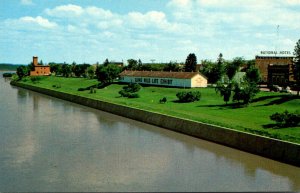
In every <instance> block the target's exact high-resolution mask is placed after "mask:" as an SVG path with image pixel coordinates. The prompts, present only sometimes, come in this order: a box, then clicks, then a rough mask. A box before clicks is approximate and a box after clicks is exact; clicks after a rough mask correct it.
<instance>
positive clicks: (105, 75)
mask: <svg viewBox="0 0 300 193" xmlns="http://www.w3.org/2000/svg"><path fill="white" fill-rule="evenodd" d="M120 72H121V68H120V67H119V66H117V65H114V64H109V65H107V66H104V65H99V66H97V69H96V76H97V79H98V80H99V81H100V82H102V83H103V84H107V83H112V82H113V81H114V80H115V79H116V78H117V77H118V76H119V74H120Z"/></svg>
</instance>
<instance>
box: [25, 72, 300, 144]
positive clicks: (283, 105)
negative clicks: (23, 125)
mask: <svg viewBox="0 0 300 193" xmlns="http://www.w3.org/2000/svg"><path fill="white" fill-rule="evenodd" d="M24 83H26V84H31V85H35V86H39V87H43V88H48V89H53V90H58V91H61V92H67V93H71V94H76V95H80V96H84V97H88V98H94V99H99V100H102V101H107V102H112V103H116V104H122V105H126V106H131V107H136V108H140V109H145V110H149V111H153V112H159V113H163V114H168V115H172V116H176V117H181V118H186V119H191V120H195V121H201V122H206V123H211V124H215V125H219V126H224V127H228V128H232V129H235V130H240V131H246V132H250V133H256V134H259V135H264V136H268V137H272V138H277V139H282V140H286V141H291V142H295V143H300V127H293V128H281V129H273V128H270V126H272V124H274V122H272V121H271V120H270V119H269V116H270V115H271V114H273V113H275V112H283V111H284V110H288V111H290V112H294V111H296V110H297V109H299V108H300V98H296V97H295V96H291V95H289V94H284V93H270V92H260V93H259V94H258V95H257V96H256V97H255V99H254V102H253V103H251V104H250V105H249V106H248V107H243V108H234V106H232V105H230V104H229V105H225V103H224V102H223V100H222V98H221V97H220V96H219V95H217V94H216V92H215V90H214V89H213V88H196V89H185V90H199V91H200V92H201V94H202V96H201V100H200V101H198V102H194V103H177V102H176V100H177V97H176V93H177V92H179V91H183V89H180V88H160V87H152V86H149V87H143V88H142V90H141V91H139V95H140V98H136V99H128V98H122V97H120V95H119V94H118V91H120V90H121V89H122V87H123V86H122V85H118V84H113V85H110V86H109V87H106V88H104V89H97V92H96V93H94V94H90V91H88V90H87V91H77V89H78V88H84V87H88V86H91V85H95V84H97V83H98V82H97V81H96V80H88V79H83V78H62V77H53V76H51V77H43V78H42V80H40V81H38V82H36V83H32V82H31V81H30V80H28V81H26V82H24ZM53 85H60V86H61V88H54V87H53ZM163 97H167V100H168V101H167V103H165V104H160V103H159V99H161V98H163Z"/></svg>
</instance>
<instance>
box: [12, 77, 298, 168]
mask: <svg viewBox="0 0 300 193" xmlns="http://www.w3.org/2000/svg"><path fill="white" fill-rule="evenodd" d="M89 84H90V83H89ZM12 85H15V86H19V87H23V88H26V89H30V90H33V91H36V92H40V93H43V94H47V95H50V96H53V97H56V98H60V99H64V100H68V101H71V102H75V103H78V104H81V105H85V106H89V107H92V108H96V109H99V110H103V111H107V112H110V113H113V114H117V115H121V116H124V117H127V118H131V119H135V120H138V121H142V122H145V123H149V124H153V125H157V126H160V127H163V128H166V129H170V130H173V131H176V132H180V133H184V134H187V135H191V136H195V137H198V138H202V139H206V140H209V141H213V142H216V143H220V144H223V145H226V146H230V147H233V148H237V149H240V150H243V151H247V152H250V153H254V154H258V155H261V156H264V157H268V158H271V159H274V160H278V161H281V162H285V163H289V164H293V165H297V166H299V165H300V145H299V144H295V143H290V142H286V141H281V140H276V139H271V138H267V137H262V136H258V135H255V134H250V133H245V132H241V131H236V130H232V129H228V128H224V127H220V126H215V125H211V124H206V123H201V122H197V121H193V120H188V119H184V118H178V117H174V116H171V115H166V114H161V113H158V112H151V111H149V110H142V109H139V108H136V107H129V106H126V105H122V104H114V103H112V102H105V101H101V100H99V99H93V98H90V97H86V96H79V95H78V94H74V92H73V93H72V92H68V93H67V92H66V91H64V92H63V91H61V90H55V89H49V88H42V87H41V86H40V85H38V86H37V85H30V84H25V83H20V82H12ZM98 92H99V91H98Z"/></svg>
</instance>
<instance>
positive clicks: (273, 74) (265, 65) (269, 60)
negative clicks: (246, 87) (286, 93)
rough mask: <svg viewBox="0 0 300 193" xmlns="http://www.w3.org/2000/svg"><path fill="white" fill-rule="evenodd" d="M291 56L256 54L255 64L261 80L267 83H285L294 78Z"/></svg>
mask: <svg viewBox="0 0 300 193" xmlns="http://www.w3.org/2000/svg"><path fill="white" fill-rule="evenodd" d="M293 58H294V57H292V56H286V57H284V56H256V57H255V66H256V67H257V68H258V69H259V71H260V73H261V76H262V81H263V82H264V83H268V84H286V83H289V82H290V81H293V80H294V77H293V75H292V74H293V73H292V65H293Z"/></svg>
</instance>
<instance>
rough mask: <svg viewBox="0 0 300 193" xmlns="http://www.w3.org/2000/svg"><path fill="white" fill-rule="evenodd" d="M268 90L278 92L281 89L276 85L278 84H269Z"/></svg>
mask: <svg viewBox="0 0 300 193" xmlns="http://www.w3.org/2000/svg"><path fill="white" fill-rule="evenodd" d="M269 88H270V91H274V92H279V91H281V90H282V87H280V86H278V85H271V86H269Z"/></svg>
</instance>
